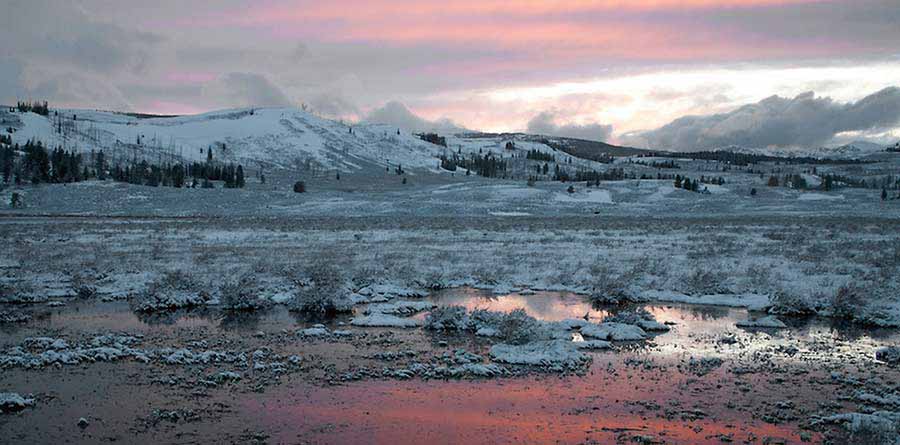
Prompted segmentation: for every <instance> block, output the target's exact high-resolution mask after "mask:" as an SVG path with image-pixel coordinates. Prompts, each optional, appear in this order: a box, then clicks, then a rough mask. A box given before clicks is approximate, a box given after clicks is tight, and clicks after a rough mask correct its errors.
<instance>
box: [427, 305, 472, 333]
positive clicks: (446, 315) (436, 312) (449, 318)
mask: <svg viewBox="0 0 900 445" xmlns="http://www.w3.org/2000/svg"><path fill="white" fill-rule="evenodd" d="M468 327H469V317H468V314H466V308H464V307H462V306H439V307H437V308H434V309H433V310H432V311H431V312H429V313H428V315H427V316H426V317H425V329H431V330H434V331H463V330H466V329H468Z"/></svg>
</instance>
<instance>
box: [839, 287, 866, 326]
mask: <svg viewBox="0 0 900 445" xmlns="http://www.w3.org/2000/svg"><path fill="white" fill-rule="evenodd" d="M865 307H866V304H865V302H864V301H863V299H862V297H861V296H860V293H859V290H858V289H855V288H852V287H850V286H841V287H840V288H839V289H838V291H837V293H836V294H835V295H834V298H832V299H831V310H832V315H833V316H834V317H837V318H844V319H847V320H853V319H854V318H857V317H858V316H859V315H860V313H861V312H862V310H863V309H865Z"/></svg>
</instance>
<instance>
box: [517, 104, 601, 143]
mask: <svg viewBox="0 0 900 445" xmlns="http://www.w3.org/2000/svg"><path fill="white" fill-rule="evenodd" d="M556 118H557V116H556V113H554V112H552V111H543V112H541V113H538V114H537V115H536V116H534V117H533V118H531V120H530V121H528V128H527V131H528V132H529V133H533V134H542V135H546V136H560V137H569V138H575V139H586V140H589V141H600V142H605V141H608V140H609V138H610V136H611V135H612V131H613V127H612V125H603V124H598V123H593V124H584V125H578V124H558V123H557V122H556Z"/></svg>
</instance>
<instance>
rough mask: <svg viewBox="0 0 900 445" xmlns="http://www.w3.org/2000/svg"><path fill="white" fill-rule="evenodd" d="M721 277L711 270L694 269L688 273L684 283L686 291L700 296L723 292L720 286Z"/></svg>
mask: <svg viewBox="0 0 900 445" xmlns="http://www.w3.org/2000/svg"><path fill="white" fill-rule="evenodd" d="M721 281H722V275H721V274H719V273H716V272H713V271H711V270H705V269H701V268H696V269H694V270H693V271H691V273H689V274H688V275H687V276H686V277H685V279H684V283H685V284H686V285H687V287H688V289H689V290H690V291H691V292H694V293H700V294H718V293H722V292H724V291H725V289H724V288H723V286H722V285H721Z"/></svg>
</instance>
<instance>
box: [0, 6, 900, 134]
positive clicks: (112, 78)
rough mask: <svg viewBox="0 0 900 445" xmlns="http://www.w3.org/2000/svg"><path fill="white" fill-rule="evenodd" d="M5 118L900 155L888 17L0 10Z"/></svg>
mask: <svg viewBox="0 0 900 445" xmlns="http://www.w3.org/2000/svg"><path fill="white" fill-rule="evenodd" d="M0 10H2V12H3V14H0V103H12V102H14V101H15V100H18V99H32V100H48V101H50V102H51V105H52V106H60V107H68V108H90V109H112V110H123V111H136V112H144V113H158V114H189V113H200V112H205V111H211V110H217V109H223V108H236V107H248V106H279V107H282V106H301V105H305V106H306V107H307V108H308V109H310V110H313V111H314V112H315V113H317V114H320V115H322V116H325V117H332V118H339V119H345V120H349V121H356V120H370V121H376V120H377V121H384V122H390V123H396V124H397V125H398V126H404V127H408V128H413V129H421V128H424V127H429V126H433V127H438V128H448V129H449V128H454V129H458V128H469V129H477V130H484V131H529V132H534V133H541V134H548V135H562V136H572V137H580V138H585V139H593V140H603V141H608V142H612V143H620V144H629V145H635V146H644V147H651V148H672V149H691V148H702V149H705V148H715V147H718V146H725V145H752V146H759V147H767V146H777V147H789V146H821V145H836V144H840V143H845V142H849V141H852V140H869V141H875V142H878V143H893V142H896V140H897V139H900V91H898V90H897V89H896V88H897V87H900V49H898V48H900V46H898V45H897V42H900V2H898V1H897V0H846V1H841V0H715V1H714V0H596V1H585V0H573V1H535V0H520V1H500V0H461V1H446V0H444V1H432V0H420V1H409V2H406V1H389V0H359V1H357V0H352V1H341V0H335V1H329V2H322V1H306V0H299V1H298V0H254V1H249V0H217V1H214V2H205V1H184V0H178V1H174V0H157V1H153V2H147V1H132V0H67V1H57V0H2V1H0Z"/></svg>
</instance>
